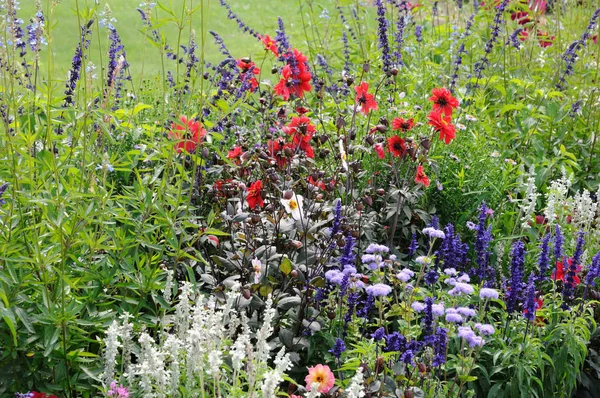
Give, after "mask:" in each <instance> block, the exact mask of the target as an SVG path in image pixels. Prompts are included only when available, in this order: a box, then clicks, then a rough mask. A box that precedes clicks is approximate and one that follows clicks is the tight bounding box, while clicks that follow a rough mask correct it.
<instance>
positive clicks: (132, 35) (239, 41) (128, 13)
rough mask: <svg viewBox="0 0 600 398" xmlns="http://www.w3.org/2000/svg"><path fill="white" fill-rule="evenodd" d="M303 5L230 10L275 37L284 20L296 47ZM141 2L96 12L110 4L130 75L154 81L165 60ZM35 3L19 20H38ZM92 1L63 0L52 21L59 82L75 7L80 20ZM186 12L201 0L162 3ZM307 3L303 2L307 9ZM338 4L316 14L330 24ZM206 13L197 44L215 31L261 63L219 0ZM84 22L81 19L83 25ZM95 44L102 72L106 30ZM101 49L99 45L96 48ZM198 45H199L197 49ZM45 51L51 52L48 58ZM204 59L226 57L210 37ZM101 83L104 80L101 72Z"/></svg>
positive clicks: (210, 1)
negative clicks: (149, 34) (148, 32)
mask: <svg viewBox="0 0 600 398" xmlns="http://www.w3.org/2000/svg"><path fill="white" fill-rule="evenodd" d="M301 1H302V0H268V1H267V0H249V1H241V0H229V1H228V2H229V3H230V5H231V7H232V9H233V10H234V11H235V12H236V13H237V14H238V15H239V16H240V17H241V18H242V19H243V20H244V21H245V22H246V23H247V24H248V25H250V26H251V27H252V28H254V29H256V30H258V31H259V32H264V33H266V34H270V35H271V36H273V35H274V34H275V29H276V28H277V16H281V17H282V18H283V20H284V21H285V23H286V29H287V31H288V34H290V35H291V37H292V42H293V43H295V44H296V45H299V44H301V43H302V42H304V41H305V35H304V30H303V28H302V20H301V16H300V12H299V9H300V6H299V3H300V2H301ZM52 2H53V1H51V0H44V1H43V3H44V10H45V12H46V13H47V10H48V7H49V4H50V3H52ZM141 2H142V0H108V1H106V2H101V3H100V6H99V7H98V10H99V11H101V10H103V7H104V4H105V3H108V4H109V5H110V7H111V10H112V14H113V17H114V18H115V19H116V20H117V22H116V23H115V24H114V25H115V27H116V28H117V30H118V32H119V34H120V35H121V38H122V41H123V43H124V44H125V50H126V51H127V57H128V61H129V63H130V65H131V73H132V75H133V76H134V77H136V78H139V77H141V76H142V73H143V76H145V77H148V76H149V75H154V74H156V73H157V72H158V71H160V69H161V60H160V56H159V51H158V50H157V49H156V48H154V47H153V46H152V45H151V44H150V42H149V41H148V40H147V39H146V38H145V36H144V34H143V33H142V30H141V29H142V21H141V18H140V14H139V13H138V11H136V8H138V7H139V5H140V3H141ZM33 3H34V2H33V0H28V1H23V2H21V11H20V13H19V16H20V17H21V18H22V19H23V20H24V21H26V22H27V21H28V20H29V18H30V17H31V16H32V15H33V14H34V12H35V11H34V5H33ZM95 3H96V2H95V1H93V0H63V1H62V2H60V3H59V4H58V5H57V6H56V8H55V10H54V14H53V15H52V16H51V22H50V24H51V26H52V40H51V42H50V49H51V51H52V54H53V62H54V71H55V72H54V73H55V74H58V75H55V78H59V79H60V78H61V77H60V74H61V73H63V74H66V73H67V71H68V69H69V68H70V66H71V58H72V57H73V53H74V51H75V48H76V45H77V42H78V40H79V39H78V31H79V21H78V17H77V7H78V8H79V11H80V14H84V13H85V10H86V9H91V8H92V7H94V5H95ZM184 3H185V5H186V6H187V8H188V9H191V8H196V7H198V6H200V3H201V0H163V1H162V2H161V4H163V5H164V6H165V7H167V8H169V9H172V10H174V12H175V14H176V15H181V13H182V7H183V5H184ZM306 3H307V2H306V1H303V4H304V7H305V8H306ZM335 4H336V1H335V0H321V1H318V2H316V1H315V2H314V3H313V7H314V9H315V10H316V12H317V13H318V12H320V11H321V10H322V7H326V8H328V10H329V14H330V15H331V16H332V18H335V17H336V16H337V14H336V10H335V7H334V5H335ZM204 5H205V7H207V12H206V13H207V16H208V17H207V29H205V28H204V27H203V26H202V23H201V18H200V10H198V11H197V12H196V13H194V14H193V16H192V27H193V28H194V30H195V31H196V35H197V37H198V42H200V36H201V32H202V31H203V30H204V31H208V30H214V31H216V32H217V33H219V34H220V35H221V37H223V39H224V41H225V43H226V45H227V47H228V48H229V50H230V51H231V53H232V54H233V56H235V57H243V56H251V57H252V58H253V59H260V57H261V56H262V55H263V54H264V51H263V48H262V46H261V45H260V44H259V43H258V42H257V41H256V40H255V39H254V38H253V37H252V36H250V35H248V34H245V33H243V32H242V31H241V30H239V29H238V26H237V23H236V22H235V21H231V20H229V19H228V18H227V10H226V9H224V8H223V7H221V5H220V2H219V1H218V0H204ZM159 14H160V17H161V18H166V17H168V14H167V13H166V12H164V11H160V12H159ZM82 21H83V19H82ZM161 29H162V30H163V31H164V32H165V35H166V37H167V40H168V42H169V44H170V45H171V46H172V47H176V44H177V37H178V29H177V26H176V24H175V22H170V23H167V24H166V25H164V26H163V27H161ZM189 33H190V31H189V27H186V28H185V29H184V31H183V32H182V44H187V40H188V37H189ZM93 35H94V37H93V44H92V46H91V47H90V49H91V50H90V53H89V60H91V61H92V62H93V63H94V64H95V65H96V66H97V67H98V71H99V67H100V63H101V61H100V60H101V55H102V59H103V62H104V63H106V51H107V48H108V39H107V35H108V33H107V30H106V29H104V28H100V29H99V30H98V29H97V25H94V29H93ZM98 43H100V45H99V44H98ZM198 44H199V43H198ZM45 51H47V48H46V49H45V50H44V52H45ZM44 52H43V53H42V55H41V71H42V73H44V70H46V66H45V64H46V63H47V62H48V55H47V53H44ZM205 56H206V59H207V60H209V61H211V60H213V61H214V60H218V59H221V58H222V56H221V55H220V54H219V52H218V49H217V47H216V45H215V44H214V41H213V39H212V36H210V35H208V37H207V40H206V46H205ZM166 68H167V69H174V63H173V61H168V63H167V64H166ZM97 74H98V75H99V77H100V74H99V73H98V72H97Z"/></svg>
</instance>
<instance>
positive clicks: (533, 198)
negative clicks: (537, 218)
mask: <svg viewBox="0 0 600 398" xmlns="http://www.w3.org/2000/svg"><path fill="white" fill-rule="evenodd" d="M538 196H540V194H539V193H538V192H537V186H536V185H535V170H533V168H532V170H531V172H530V175H529V178H527V187H526V188H525V197H524V198H523V200H522V201H521V204H520V205H519V208H520V209H521V214H522V215H523V216H522V217H521V228H528V227H529V222H530V221H531V217H532V216H533V214H534V213H535V205H536V204H537V198H538Z"/></svg>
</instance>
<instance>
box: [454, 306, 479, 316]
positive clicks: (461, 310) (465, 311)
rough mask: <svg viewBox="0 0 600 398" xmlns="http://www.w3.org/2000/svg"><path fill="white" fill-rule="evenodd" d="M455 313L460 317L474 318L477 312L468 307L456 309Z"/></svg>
mask: <svg viewBox="0 0 600 398" xmlns="http://www.w3.org/2000/svg"><path fill="white" fill-rule="evenodd" d="M456 312H458V313H459V314H461V315H462V316H475V315H477V311H475V310H474V309H472V308H469V307H458V308H457V309H456Z"/></svg>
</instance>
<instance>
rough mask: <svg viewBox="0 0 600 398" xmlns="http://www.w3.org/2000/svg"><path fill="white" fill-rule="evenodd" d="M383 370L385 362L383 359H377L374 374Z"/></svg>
mask: <svg viewBox="0 0 600 398" xmlns="http://www.w3.org/2000/svg"><path fill="white" fill-rule="evenodd" d="M384 369H385V360H384V359H383V357H377V361H376V362H375V374H376V375H378V374H379V373H381V372H383V370H384Z"/></svg>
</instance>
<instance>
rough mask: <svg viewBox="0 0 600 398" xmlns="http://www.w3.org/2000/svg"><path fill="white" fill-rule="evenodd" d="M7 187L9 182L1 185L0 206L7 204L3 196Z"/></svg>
mask: <svg viewBox="0 0 600 398" xmlns="http://www.w3.org/2000/svg"><path fill="white" fill-rule="evenodd" d="M6 188H8V182H5V183H4V184H2V185H0V206H1V205H3V204H6V200H4V199H3V198H2V196H3V195H4V192H6Z"/></svg>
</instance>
